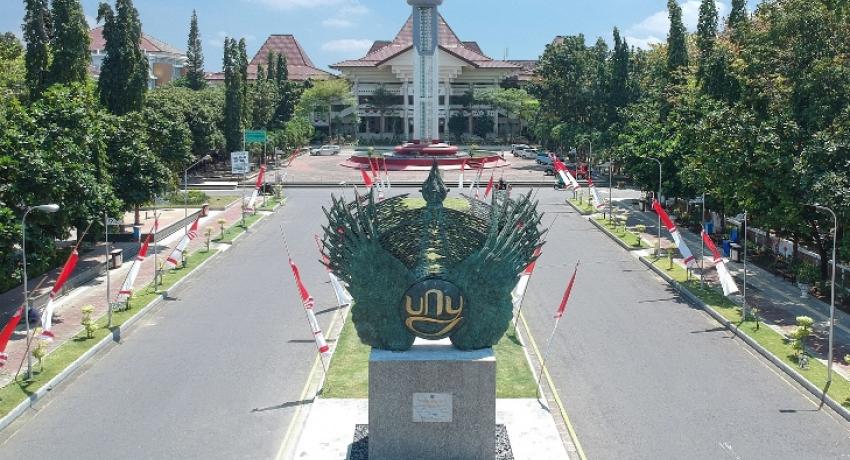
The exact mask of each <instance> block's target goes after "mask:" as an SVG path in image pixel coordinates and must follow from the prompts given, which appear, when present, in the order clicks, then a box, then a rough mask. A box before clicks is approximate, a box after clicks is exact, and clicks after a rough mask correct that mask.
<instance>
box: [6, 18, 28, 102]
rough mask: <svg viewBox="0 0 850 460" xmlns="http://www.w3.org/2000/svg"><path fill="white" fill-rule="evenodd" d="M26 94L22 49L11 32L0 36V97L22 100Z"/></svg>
mask: <svg viewBox="0 0 850 460" xmlns="http://www.w3.org/2000/svg"><path fill="white" fill-rule="evenodd" d="M25 92H26V66H25V63H24V47H23V45H22V44H21V42H20V40H18V37H16V36H15V34H13V33H12V32H6V33H4V34H2V35H0V97H2V98H12V97H15V98H18V99H20V98H22V97H23V96H24V94H25Z"/></svg>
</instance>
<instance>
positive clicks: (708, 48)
mask: <svg viewBox="0 0 850 460" xmlns="http://www.w3.org/2000/svg"><path fill="white" fill-rule="evenodd" d="M717 21H718V18H717V5H715V4H714V0H702V3H701V4H700V6H699V23H698V24H697V48H699V68H698V69H697V76H698V77H699V78H700V79H701V80H704V79H705V76H706V72H707V68H708V62H709V60H710V59H711V56H712V53H713V52H714V42H715V41H716V40H717Z"/></svg>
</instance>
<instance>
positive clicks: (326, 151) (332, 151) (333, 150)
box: [310, 144, 340, 156]
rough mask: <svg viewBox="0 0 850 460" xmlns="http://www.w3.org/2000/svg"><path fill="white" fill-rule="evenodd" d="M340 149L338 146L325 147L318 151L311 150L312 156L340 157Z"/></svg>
mask: <svg viewBox="0 0 850 460" xmlns="http://www.w3.org/2000/svg"><path fill="white" fill-rule="evenodd" d="M339 151H340V148H339V146H338V145H330V144H328V145H323V146H321V147H319V148H317V149H310V155H312V156H320V155H339Z"/></svg>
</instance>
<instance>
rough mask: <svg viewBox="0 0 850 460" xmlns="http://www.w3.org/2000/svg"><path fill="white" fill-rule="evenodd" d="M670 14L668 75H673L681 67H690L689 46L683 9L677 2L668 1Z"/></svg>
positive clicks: (674, 0) (673, 0)
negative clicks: (683, 19) (683, 20)
mask: <svg viewBox="0 0 850 460" xmlns="http://www.w3.org/2000/svg"><path fill="white" fill-rule="evenodd" d="M667 9H668V10H669V13H670V33H669V35H667V73H668V74H671V75H672V74H673V73H674V72H676V70H678V69H679V67H685V66H687V65H688V44H687V42H686V34H687V31H686V30H685V25H684V24H683V23H682V8H681V7H680V6H679V4H678V3H676V0H667Z"/></svg>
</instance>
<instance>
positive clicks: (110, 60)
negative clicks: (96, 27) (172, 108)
mask: <svg viewBox="0 0 850 460" xmlns="http://www.w3.org/2000/svg"><path fill="white" fill-rule="evenodd" d="M97 21H98V22H100V21H103V38H104V39H105V40H106V45H105V46H104V49H105V50H106V57H105V58H104V59H103V65H102V66H101V68H100V78H99V80H98V90H99V91H100V102H101V103H102V104H103V105H104V107H106V108H107V110H109V111H110V112H111V113H113V114H115V115H123V114H126V113H129V112H132V111H136V110H140V109H141V108H142V106H143V105H144V101H145V91H147V87H148V71H149V70H148V59H147V57H145V55H144V53H142V50H141V49H140V48H139V43H140V42H141V39H142V24H141V22H140V21H139V12H138V11H136V8H135V7H134V6H133V2H132V0H116V2H115V11H113V10H112V8H111V7H110V6H109V4H107V3H101V4H100V6H99V7H98V10H97Z"/></svg>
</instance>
